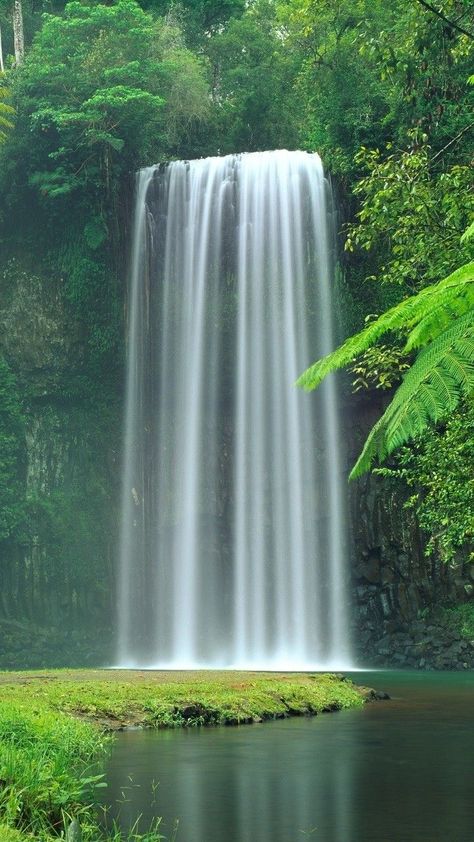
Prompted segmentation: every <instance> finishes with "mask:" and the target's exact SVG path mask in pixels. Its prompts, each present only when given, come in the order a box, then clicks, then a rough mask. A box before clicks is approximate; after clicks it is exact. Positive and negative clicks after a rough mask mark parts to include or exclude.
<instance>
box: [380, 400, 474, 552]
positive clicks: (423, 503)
mask: <svg viewBox="0 0 474 842" xmlns="http://www.w3.org/2000/svg"><path fill="white" fill-rule="evenodd" d="M398 464H399V467H398V468H397V469H393V468H382V469H380V470H379V471H378V473H380V474H381V475H382V476H384V477H393V476H395V477H400V478H402V479H403V480H404V481H405V482H406V483H407V485H408V486H409V487H410V488H411V489H413V492H414V493H413V494H412V496H411V497H410V498H409V499H408V501H407V503H406V505H407V507H409V508H412V509H414V510H415V512H416V515H417V518H418V522H419V524H420V526H421V528H422V529H423V530H425V532H426V534H427V536H428V543H427V553H428V554H429V555H433V554H434V553H436V554H438V555H439V556H440V557H441V558H442V559H443V560H444V561H449V562H451V561H453V559H455V557H456V553H459V552H461V553H462V552H463V550H464V551H465V550H466V549H467V548H473V547H474V474H473V473H472V472H470V473H467V474H466V473H465V467H466V466H468V465H472V464H474V408H473V407H472V404H470V405H467V406H465V407H463V408H461V409H460V410H458V411H457V412H455V413H453V414H452V415H451V416H450V418H449V419H448V420H447V421H446V423H445V425H444V426H443V427H441V428H439V429H431V430H429V431H427V432H426V433H425V435H424V436H423V438H422V439H420V440H419V441H418V442H417V443H416V445H415V446H414V447H412V448H403V449H402V451H401V453H400V456H399V459H398ZM471 556H472V550H471Z"/></svg>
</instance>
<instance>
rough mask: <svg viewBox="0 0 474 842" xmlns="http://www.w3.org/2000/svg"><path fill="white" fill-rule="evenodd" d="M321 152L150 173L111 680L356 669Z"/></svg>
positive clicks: (144, 199) (137, 238) (131, 364)
mask: <svg viewBox="0 0 474 842" xmlns="http://www.w3.org/2000/svg"><path fill="white" fill-rule="evenodd" d="M327 193H328V189H327V183H326V181H325V179H324V174H323V170H322V166H321V162H320V159H319V157H318V156H317V155H310V154H307V153H303V152H286V151H279V152H258V153H251V154H246V155H236V156H227V157H223V158H208V159H205V160H198V161H190V162H177V163H172V164H167V165H165V166H157V167H151V168H148V169H145V170H143V171H142V172H140V174H139V177H138V190H137V205H136V211H135V227H134V235H133V256H132V282H131V291H130V306H129V313H130V326H129V338H128V345H129V347H128V377H127V395H126V431H125V454H124V468H123V490H122V534H121V570H120V581H119V604H118V625H119V652H118V661H119V663H120V665H126V666H163V667H165V666H167V667H176V668H186V667H197V666H208V667H224V666H229V667H242V668H243V667H247V668H263V669H315V668H330V667H332V668H334V667H339V668H341V667H347V666H349V663H350V646H349V640H348V620H347V614H348V611H347V595H346V590H345V578H346V574H345V555H346V551H345V533H344V520H345V518H344V492H343V488H344V484H345V477H344V476H343V473H342V466H341V437H340V435H339V431H338V419H337V395H336V387H335V383H334V381H331V380H329V381H328V382H327V383H326V384H325V385H324V386H323V387H322V388H321V389H320V391H319V394H316V395H305V394H304V393H302V392H301V391H300V390H298V389H296V388H295V386H294V381H295V379H296V378H297V376H298V375H299V374H300V373H301V371H303V369H304V368H306V367H307V365H309V363H311V362H312V361H313V360H314V359H315V358H316V357H318V356H321V355H323V354H325V353H327V352H328V351H329V350H330V349H331V347H332V343H333V328H332V322H333V318H332V303H331V259H330V252H331V237H330V224H329V214H328V209H327Z"/></svg>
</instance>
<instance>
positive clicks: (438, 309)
mask: <svg viewBox="0 0 474 842" xmlns="http://www.w3.org/2000/svg"><path fill="white" fill-rule="evenodd" d="M473 307H474V261H471V262H470V263H466V264H465V265H464V266H461V267H460V268H459V269H457V270H456V271H455V272H453V273H452V274H451V275H449V276H448V277H447V278H444V279H443V280H442V281H439V283H437V284H433V285H432V286H430V287H426V288H425V289H423V290H422V291H421V292H419V293H418V294H417V295H412V296H411V297H410V298H406V299H405V300H404V301H402V302H401V303H400V304H396V305H395V307H391V308H390V310H387V312H386V313H383V314H382V315H381V316H379V318H378V319H376V321H374V322H372V323H371V324H369V325H368V326H367V327H366V328H364V330H362V331H360V333H357V334H356V335H355V336H351V337H349V339H346V341H345V342H344V343H343V344H342V345H341V346H340V347H339V348H336V350H335V351H333V352H332V353H331V354H328V356H327V357H323V359H321V360H318V362H316V363H315V364H314V365H312V366H310V368H308V369H307V370H306V371H304V372H303V374H302V375H301V377H299V379H298V380H297V385H298V386H302V387H303V389H305V390H306V391H310V390H311V389H315V388H316V387H317V386H319V384H320V383H321V381H322V380H323V379H324V378H325V377H326V376H327V375H328V374H329V373H330V372H331V371H335V370H336V369H339V368H343V367H344V366H345V365H348V364H349V363H351V362H352V361H353V360H354V358H355V357H358V356H360V355H361V354H363V353H364V351H366V350H367V348H370V347H371V346H372V345H374V344H375V343H376V342H377V341H378V340H379V339H380V338H381V337H382V336H384V335H385V334H386V333H389V332H394V331H395V332H399V333H404V334H406V335H407V342H406V348H405V350H407V351H410V350H412V349H414V348H420V347H421V346H423V345H424V344H426V343H427V342H428V341H431V340H432V339H434V338H435V337H436V336H437V335H439V334H440V333H441V332H442V331H443V330H445V329H446V326H447V325H449V324H450V323H451V322H452V320H453V318H457V317H458V316H462V315H463V314H464V313H466V312H468V311H469V310H470V309H472V308H473Z"/></svg>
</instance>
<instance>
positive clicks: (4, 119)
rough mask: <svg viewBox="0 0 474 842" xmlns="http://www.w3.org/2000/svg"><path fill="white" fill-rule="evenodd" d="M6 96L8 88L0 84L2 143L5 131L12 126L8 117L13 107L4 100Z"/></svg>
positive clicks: (0, 137)
mask: <svg viewBox="0 0 474 842" xmlns="http://www.w3.org/2000/svg"><path fill="white" fill-rule="evenodd" d="M8 96H9V90H8V88H5V87H3V86H2V85H0V143H3V141H4V140H5V139H6V136H7V132H8V131H9V130H10V129H11V128H13V123H12V121H11V119H10V118H11V117H12V116H13V114H14V111H15V109H14V108H12V106H11V105H8V104H7V103H6V102H5V101H4V100H5V99H7V97H8Z"/></svg>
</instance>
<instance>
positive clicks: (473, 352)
mask: <svg viewBox="0 0 474 842" xmlns="http://www.w3.org/2000/svg"><path fill="white" fill-rule="evenodd" d="M389 332H397V333H402V334H404V335H406V343H405V348H404V350H405V352H407V353H408V352H410V351H413V350H418V349H420V348H422V349H423V350H422V352H421V353H420V354H419V355H418V357H417V359H416V360H415V362H414V364H413V365H412V366H411V368H410V369H409V370H408V372H407V373H406V374H405V376H404V379H403V382H402V384H401V386H400V387H399V388H398V390H397V391H396V393H395V396H394V398H393V400H392V402H391V403H390V405H389V406H388V408H387V409H386V411H385V412H384V414H383V415H382V417H381V418H380V420H379V421H378V422H377V424H376V425H375V427H374V428H373V430H372V432H371V433H370V435H369V437H368V439H367V442H366V443H365V446H364V449H363V451H362V454H361V455H360V457H359V459H358V461H357V463H356V465H355V466H354V468H353V469H352V471H351V478H354V477H357V476H359V475H360V474H362V473H364V472H365V471H367V470H368V469H369V468H370V467H371V465H372V463H373V461H374V459H376V458H377V459H378V460H379V461H382V460H383V459H384V458H385V457H386V456H388V455H389V454H390V453H392V451H393V450H395V448H397V447H399V446H400V445H401V444H404V443H405V442H407V441H409V440H410V439H412V438H415V437H417V436H419V435H420V434H421V433H423V432H424V430H425V429H426V427H427V426H428V424H429V423H430V422H436V421H439V420H440V419H441V418H443V417H445V416H446V415H447V414H448V413H449V412H452V411H453V410H454V409H455V408H456V407H457V405H458V403H459V402H460V400H461V399H463V398H464V399H466V400H468V399H469V398H470V397H471V395H472V392H473V390H474V262H471V263H468V264H466V265H465V266H462V267H461V268H460V269H458V270H456V271H455V272H453V273H452V275H449V276H448V277H447V278H445V279H444V280H443V281H440V282H439V283H438V284H434V285H433V286H430V287H426V288H425V289H424V290H422V291H421V292H420V293H418V294H417V295H414V296H411V297H410V298H407V299H405V300H404V301H402V302H401V303H400V304H397V305H396V306H395V307H392V308H391V309H390V310H388V311H387V312H386V313H384V314H383V315H382V316H380V317H379V318H378V319H377V320H376V321H375V322H372V323H371V324H369V325H368V326H367V327H366V328H365V329H364V330H363V331H361V332H360V333H358V334H357V335H356V336H353V337H350V338H349V339H347V340H346V342H344V343H343V345H342V346H341V347H340V348H338V349H337V350H336V351H333V352H332V354H329V355H328V356H327V357H325V358H324V359H322V360H320V361H319V362H317V363H315V364H314V365H313V366H311V367H310V368H309V369H307V371H306V372H304V374H302V376H301V377H300V378H299V380H298V385H300V386H303V388H305V389H306V390H310V389H314V388H316V387H317V386H318V385H319V383H320V382H321V381H322V380H323V378H324V377H325V376H326V375H327V374H329V373H330V372H332V371H334V370H336V369H338V368H341V367H343V366H344V365H348V364H350V363H351V362H352V361H353V360H354V358H356V357H357V356H358V355H360V354H361V353H363V352H364V351H366V350H367V348H369V347H370V346H372V345H374V343H375V342H377V340H378V339H380V337H382V336H384V335H385V334H387V333H389Z"/></svg>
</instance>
